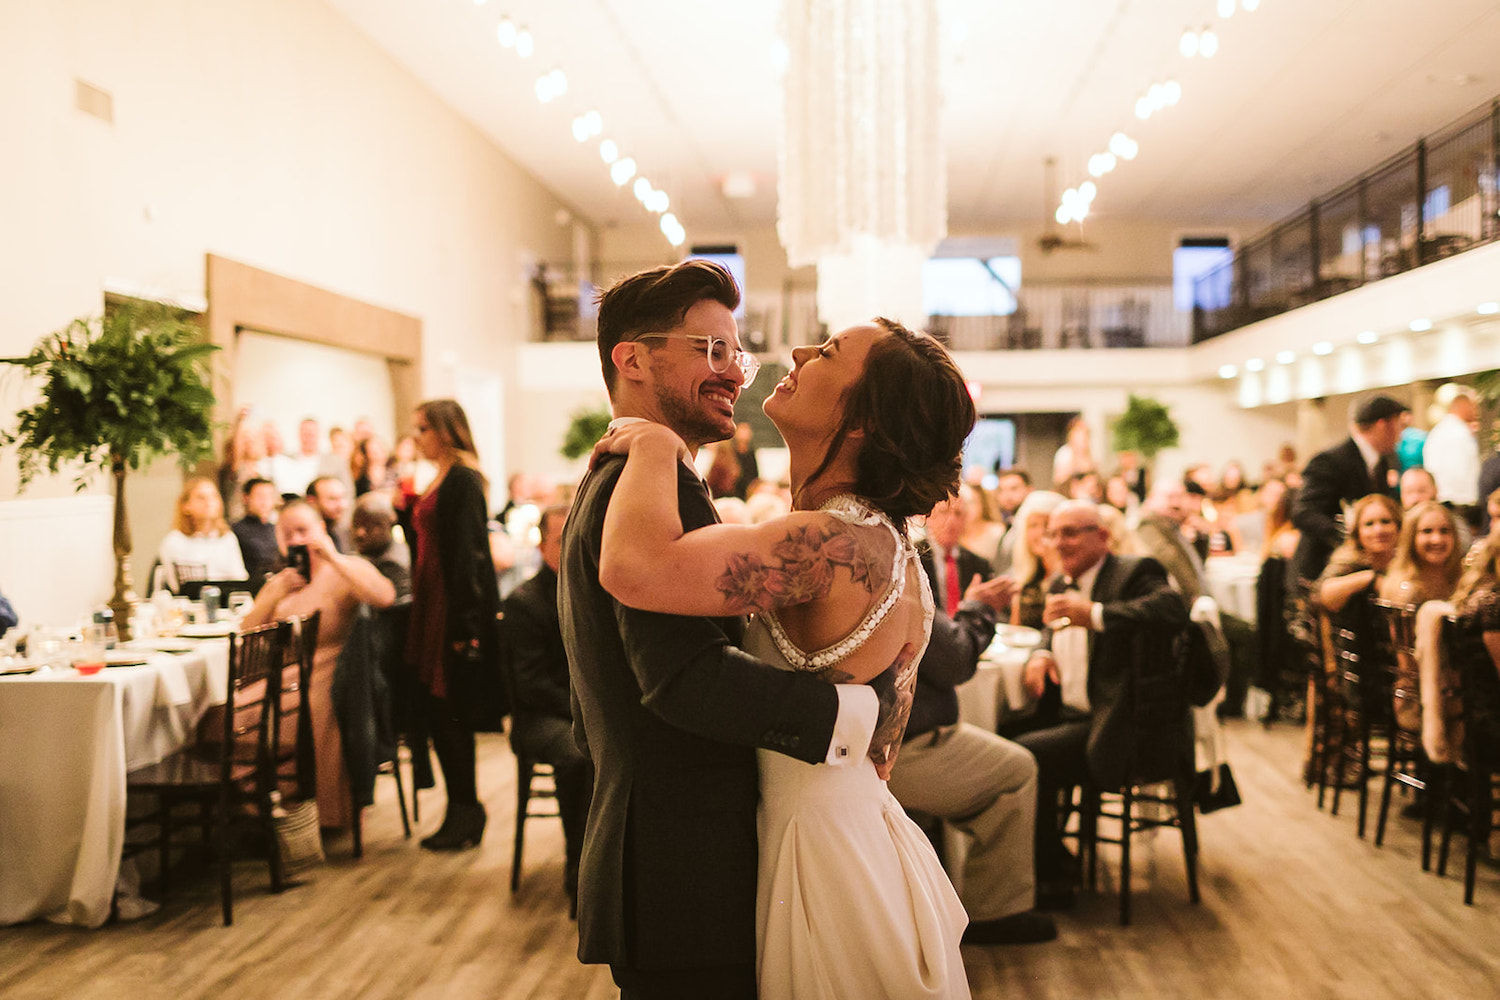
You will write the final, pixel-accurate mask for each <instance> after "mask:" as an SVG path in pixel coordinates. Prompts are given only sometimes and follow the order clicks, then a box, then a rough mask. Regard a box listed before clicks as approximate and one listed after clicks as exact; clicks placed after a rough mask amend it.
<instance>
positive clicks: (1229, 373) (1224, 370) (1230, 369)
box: [1219, 365, 1240, 378]
mask: <svg viewBox="0 0 1500 1000" xmlns="http://www.w3.org/2000/svg"><path fill="white" fill-rule="evenodd" d="M1239 373H1240V370H1239V369H1238V368H1236V367H1235V366H1234V365H1220V366H1219V378H1234V377H1235V376H1236V375H1238V374H1239Z"/></svg>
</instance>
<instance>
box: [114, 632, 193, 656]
mask: <svg viewBox="0 0 1500 1000" xmlns="http://www.w3.org/2000/svg"><path fill="white" fill-rule="evenodd" d="M198 643H199V640H197V639H176V638H173V637H171V636H166V635H164V636H160V637H158V638H155V639H137V640H136V641H135V642H132V643H131V645H132V646H134V647H136V648H137V649H154V650H157V651H158V652H162V653H191V652H192V651H193V650H195V649H197V648H198Z"/></svg>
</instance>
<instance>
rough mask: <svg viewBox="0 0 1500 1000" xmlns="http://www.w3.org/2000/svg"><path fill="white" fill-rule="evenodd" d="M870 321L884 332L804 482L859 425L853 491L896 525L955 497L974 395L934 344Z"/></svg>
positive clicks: (811, 478)
mask: <svg viewBox="0 0 1500 1000" xmlns="http://www.w3.org/2000/svg"><path fill="white" fill-rule="evenodd" d="M875 325H876V326H878V327H880V328H881V329H882V330H884V331H885V335H884V336H881V337H877V338H876V339H875V341H874V343H872V344H871V345H870V351H869V354H868V355H866V357H865V371H864V375H863V376H862V377H861V378H860V380H859V382H858V383H856V384H855V385H854V386H853V387H852V388H851V389H850V390H849V392H848V394H847V395H846V396H845V397H844V416H843V418H842V419H841V420H840V421H839V425H838V427H837V428H835V429H834V432H833V434H832V436H831V437H830V438H829V444H828V450H827V451H826V452H825V453H824V455H823V461H822V463H821V464H820V465H819V466H818V469H817V470H816V471H815V472H814V473H813V474H812V475H811V476H809V477H808V479H807V481H808V482H813V481H815V480H816V479H817V478H818V476H820V475H822V474H823V472H824V471H825V470H826V469H827V467H828V466H829V465H830V464H831V463H832V462H833V457H834V456H836V455H837V454H838V453H839V449H840V448H841V447H843V444H844V441H845V440H846V439H847V438H848V436H849V434H850V433H852V432H853V431H855V430H862V431H863V432H864V441H863V443H862V445H861V447H860V449H859V458H858V460H857V462H856V464H855V479H854V492H855V493H856V494H858V495H859V496H861V497H863V498H864V499H865V500H868V501H869V502H870V503H871V504H873V505H874V506H875V507H878V508H879V509H880V510H881V511H882V512H883V513H884V514H885V515H886V516H887V517H889V518H890V519H891V522H892V523H894V524H895V525H896V526H897V527H898V528H900V529H902V530H903V531H904V530H905V526H906V519H907V518H908V517H913V516H915V515H918V514H927V513H928V512H930V511H931V510H932V508H933V507H934V506H936V505H937V504H938V503H940V502H942V501H943V500H946V499H947V498H949V497H951V496H956V495H957V493H958V485H959V473H960V471H961V470H962V464H963V455H962V453H963V446H964V439H965V438H966V437H968V436H969V431H970V430H971V429H973V427H974V400H973V398H971V397H970V395H969V387H968V385H967V384H966V383H965V382H964V377H963V374H962V373H961V372H960V371H959V370H958V366H957V365H955V364H954V363H953V358H951V357H950V356H949V355H948V352H947V351H946V350H945V349H944V348H943V345H942V344H940V343H938V342H937V341H936V340H934V339H933V338H932V337H930V336H928V335H927V334H925V333H914V332H913V331H911V330H908V329H907V328H906V327H904V326H902V325H901V324H900V323H897V322H894V321H893V320H888V319H885V318H879V319H876V320H875Z"/></svg>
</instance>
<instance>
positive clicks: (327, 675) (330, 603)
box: [240, 500, 396, 830]
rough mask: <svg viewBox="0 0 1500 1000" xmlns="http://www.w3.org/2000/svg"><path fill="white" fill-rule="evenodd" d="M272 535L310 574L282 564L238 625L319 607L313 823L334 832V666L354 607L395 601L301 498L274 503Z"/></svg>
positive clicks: (346, 803) (339, 744) (337, 812)
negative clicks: (301, 556) (339, 548)
mask: <svg viewBox="0 0 1500 1000" xmlns="http://www.w3.org/2000/svg"><path fill="white" fill-rule="evenodd" d="M276 539H277V542H278V543H279V544H280V546H281V552H282V555H285V554H286V553H287V550H288V549H289V548H290V547H291V546H293V545H304V546H306V547H307V552H308V558H309V567H310V570H311V574H312V575H311V576H310V577H306V578H304V577H303V576H302V574H301V573H300V572H299V571H298V570H296V569H295V568H293V567H290V566H288V567H287V568H286V569H283V570H282V571H281V572H279V573H277V574H276V575H275V576H273V577H271V579H269V580H267V581H266V585H265V586H264V587H262V588H261V589H260V593H259V594H257V595H256V598H255V603H254V604H253V605H251V607H250V610H249V612H248V613H247V614H246V615H245V618H244V621H242V622H241V623H240V627H241V628H245V629H251V628H256V627H258V626H260V625H264V624H266V623H267V622H272V621H278V620H280V619H284V618H290V617H292V616H293V615H296V616H299V617H304V618H305V617H307V616H308V615H311V614H312V613H313V612H319V613H320V614H319V619H318V645H317V647H316V648H315V649H314V650H313V665H312V675H311V676H310V677H309V678H308V688H307V709H308V716H309V718H310V720H311V722H312V739H313V754H314V756H315V758H316V775H317V780H316V782H315V784H316V786H317V796H318V823H319V824H320V825H321V826H322V827H323V828H324V829H328V830H341V829H344V828H345V827H347V826H348V825H349V820H350V797H349V770H348V766H347V765H346V764H345V762H344V743H343V738H342V737H341V736H340V734H339V726H338V719H337V718H336V717H335V715H334V710H333V675H334V668H335V667H336V666H337V664H338V660H339V652H340V651H341V650H342V649H343V648H344V640H345V639H346V638H347V637H348V635H349V627H350V625H351V624H352V623H353V621H354V615H355V611H356V610H357V609H358V607H359V605H360V604H361V603H364V604H368V605H370V606H372V607H376V608H384V607H389V606H390V605H391V603H392V602H394V601H395V599H396V591H395V588H394V587H392V586H391V583H390V581H389V580H387V579H386V578H385V577H383V576H381V575H380V573H379V572H378V571H376V569H375V567H374V566H371V565H370V564H369V563H368V562H366V561H365V560H363V559H360V558H359V557H357V556H345V555H340V554H339V553H338V552H336V551H334V548H333V544H332V543H331V542H330V541H329V538H328V533H327V531H325V530H324V528H323V519H322V517H321V516H320V515H319V514H318V512H317V511H316V510H314V509H313V508H312V506H311V505H310V504H308V503H307V502H306V501H302V500H293V501H292V502H291V503H288V504H287V505H286V506H285V507H283V508H282V510H281V517H280V518H278V519H277V521H276Z"/></svg>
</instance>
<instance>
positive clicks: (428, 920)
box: [0, 724, 1500, 1000]
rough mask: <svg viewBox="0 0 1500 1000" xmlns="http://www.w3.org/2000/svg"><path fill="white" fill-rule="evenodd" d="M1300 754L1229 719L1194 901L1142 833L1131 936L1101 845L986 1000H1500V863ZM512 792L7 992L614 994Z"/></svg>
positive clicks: (506, 786)
mask: <svg viewBox="0 0 1500 1000" xmlns="http://www.w3.org/2000/svg"><path fill="white" fill-rule="evenodd" d="M1300 740H1301V733H1300V731H1299V730H1294V729H1292V728H1289V727H1283V728H1277V729H1274V730H1271V731H1266V730H1263V729H1261V728H1260V727H1258V726H1251V725H1243V724H1241V725H1236V726H1234V727H1232V728H1231V731H1230V746H1231V754H1232V758H1231V759H1232V761H1233V766H1234V770H1235V775H1236V778H1237V779H1238V783H1239V786H1240V790H1241V793H1242V795H1243V796H1244V800H1245V802H1244V805H1241V806H1239V807H1236V808H1233V809H1227V810H1224V811H1222V812H1219V813H1214V814H1212V815H1210V816H1205V817H1202V818H1201V819H1200V831H1201V838H1202V842H1203V843H1202V855H1201V867H1200V883H1201V889H1202V895H1203V902H1202V904H1201V905H1200V906H1196V907H1194V906H1191V905H1189V904H1188V902H1187V886H1186V881H1185V878H1184V875H1183V869H1182V852H1181V847H1180V843H1179V841H1178V838H1177V835H1176V833H1175V832H1172V831H1161V832H1159V833H1157V834H1156V835H1155V836H1154V837H1152V838H1150V839H1149V840H1138V841H1137V846H1136V872H1135V878H1134V879H1133V883H1134V890H1135V891H1134V893H1133V895H1134V903H1135V907H1134V909H1135V914H1134V915H1135V923H1134V925H1133V926H1131V927H1129V928H1121V927H1119V926H1118V923H1117V916H1118V897H1117V896H1116V894H1115V889H1114V886H1115V884H1116V881H1117V870H1116V867H1115V866H1116V861H1117V855H1116V852H1115V850H1114V849H1112V848H1109V847H1105V848H1103V849H1102V850H1101V862H1102V868H1101V872H1100V876H1101V877H1100V882H1101V886H1100V891H1099V892H1098V893H1097V894H1084V895H1083V896H1082V897H1081V899H1080V903H1079V906H1078V908H1077V909H1076V910H1074V911H1072V912H1069V913H1065V914H1062V915H1061V916H1060V918H1059V928H1060V930H1061V936H1060V938H1059V940H1058V941H1056V942H1054V943H1051V944H1045V945H1034V946H1027V947H1009V948H1001V947H996V948H966V949H965V950H964V960H965V964H966V965H967V967H968V970H969V978H970V984H971V987H972V989H973V992H974V996H975V997H976V998H995V1000H1000V998H1004V1000H1031V998H1035V1000H1054V998H1064V997H1067V998H1072V997H1100V998H1146V997H1151V998H1158V997H1160V998H1176V997H1182V998H1192V1000H1204V998H1213V1000H1218V998H1225V1000H1232V998H1240V997H1244V998H1252V997H1254V998H1261V997H1297V998H1310V1000H1323V998H1329V1000H1342V998H1350V1000H1354V998H1358V1000H1381V998H1386V997H1389V998H1393V1000H1395V998H1399V1000H1414V998H1425V997H1434V998H1436V997H1443V998H1450V997H1460V998H1468V997H1476V998H1477V997H1494V996H1497V995H1500V871H1497V869H1496V868H1495V867H1492V866H1490V865H1489V864H1484V865H1481V867H1480V879H1479V881H1480V885H1479V890H1478V897H1477V901H1476V902H1477V905H1475V906H1473V907H1465V906H1464V905H1463V902H1462V886H1461V882H1460V878H1459V874H1460V873H1461V871H1462V849H1463V845H1462V841H1461V840H1459V839H1457V838H1455V857H1454V858H1453V859H1452V860H1450V863H1449V875H1448V877H1447V878H1443V879H1440V878H1438V877H1436V876H1435V875H1431V874H1427V873H1424V872H1422V871H1421V869H1420V865H1419V863H1418V860H1417V858H1418V853H1419V847H1420V844H1419V838H1420V827H1419V825H1418V824H1417V823H1415V822H1413V821H1411V820H1406V819H1401V818H1399V817H1396V816H1393V817H1392V819H1391V828H1390V831H1389V833H1388V835H1387V842H1386V846H1385V847H1384V848H1376V847H1374V846H1373V844H1372V843H1370V842H1369V838H1367V839H1366V840H1363V841H1361V840H1359V839H1358V838H1356V837H1355V835H1354V826H1355V806H1354V804H1353V802H1352V801H1351V799H1350V798H1349V797H1348V796H1346V797H1345V800H1344V808H1343V810H1342V811H1343V815H1341V816H1339V817H1332V816H1329V815H1328V813H1327V812H1326V811H1323V812H1319V811H1318V810H1317V809H1316V808H1315V807H1314V804H1313V796H1312V795H1311V794H1310V793H1308V792H1307V791H1305V790H1304V789H1303V788H1302V785H1301V783H1300V781H1299V780H1298V778H1297V775H1298V774H1299V773H1300V769H1299V757H1300ZM514 781H515V764H514V760H513V758H512V757H511V756H510V753H509V751H508V750H507V749H506V746H505V741H504V739H503V738H499V737H488V738H486V737H482V738H481V754H480V785H481V789H482V790H483V792H484V797H485V802H486V805H487V806H488V808H489V812H490V820H491V826H490V829H489V830H488V831H487V832H486V835H485V840H484V845H483V847H482V848H481V849H480V850H478V851H470V852H465V853H461V854H454V855H433V854H429V853H427V852H424V851H421V850H419V849H418V848H417V846H416V843H415V840H412V841H406V840H404V839H402V837H401V830H400V820H399V818H398V816H397V813H396V808H395V800H394V785H393V784H392V783H391V782H390V781H389V779H382V781H381V783H380V788H379V793H378V794H379V802H378V803H377V806H376V808H375V809H374V810H372V811H371V812H370V813H369V814H368V816H369V818H368V820H367V824H366V837H365V845H366V851H365V858H364V859H363V860H362V861H354V860H353V859H352V858H350V857H349V852H348V845H347V843H344V844H335V845H333V847H332V848H331V860H330V863H329V864H328V865H327V866H325V867H323V868H321V869H319V870H318V871H317V873H316V874H315V875H314V876H313V878H312V880H310V881H309V882H307V884H305V885H302V886H299V887H296V888H293V889H290V890H288V891H287V892H286V893H284V894H282V895H280V896H273V895H271V894H270V893H269V892H268V891H267V890H268V880H267V877H266V872H265V866H264V864H263V863H258V864H256V863H249V862H246V863H243V864H241V865H240V866H239V867H238V869H237V871H236V888H237V896H236V901H235V926H234V927H232V928H230V929H228V930H225V929H224V928H222V927H220V926H219V915H218V906H217V896H216V891H215V889H214V887H213V885H212V884H210V881H208V880H201V881H198V882H196V883H194V884H192V885H186V886H184V887H183V891H182V893H181V895H179V896H178V897H176V898H174V900H173V901H172V902H171V903H170V904H169V905H168V906H167V907H166V908H165V909H163V910H162V911H161V912H160V913H158V914H156V915H154V916H151V917H148V918H146V919H144V920H139V921H135V922H132V923H122V924H117V925H114V926H111V927H107V928H104V929H102V930H99V931H82V930H75V929H71V928H65V927H54V926H51V925H47V924H31V925H27V926H24V927H18V928H9V929H6V930H4V931H0V997H5V998H6V1000H32V998H37V1000H41V998H46V1000H53V998H57V997H69V998H79V1000H95V998H97V1000H122V998H125V997H128V998H130V1000H138V998H155V997H163V998H173V1000H178V998H182V1000H196V998H204V1000H207V998H220V997H223V996H226V995H232V996H234V997H236V1000H260V998H265V1000H272V998H276V1000H280V998H285V997H299V998H304V997H305V998H313V1000H323V998H326V1000H343V998H351V997H359V998H368V1000H411V998H432V1000H464V998H469V997H473V998H506V1000H511V998H514V1000H551V998H569V1000H572V998H585V1000H609V998H613V997H615V996H617V995H618V994H617V992H616V990H615V989H614V987H613V985H612V983H611V981H610V977H609V972H608V970H607V969H604V968H601V967H595V966H582V965H580V964H579V963H578V961H577V958H576V950H577V946H578V937H577V931H576V928H575V926H574V924H573V923H572V922H571V921H569V920H568V918H567V909H566V901H565V899H564V896H563V893H562V834H561V830H560V828H559V826H558V823H557V821H556V820H555V819H543V820H534V821H532V822H531V823H529V824H528V826H527V836H526V859H525V862H524V865H523V873H522V880H521V888H520V892H519V893H518V894H517V895H516V896H515V897H512V896H511V895H510V892H509V887H508V884H507V880H508V876H509V870H510V848H511V843H510V832H511V828H512V812H511V810H512V809H513V803H514V801H515V797H514ZM441 801H442V796H441V793H440V792H438V793H433V792H427V793H424V797H423V804H424V805H425V806H426V807H427V808H426V809H425V811H424V817H425V818H424V824H423V825H424V827H425V831H422V832H430V831H431V829H432V828H433V827H434V826H435V825H436V824H437V822H438V820H439V819H440V818H441V811H442V810H441V806H440V803H441ZM1370 829H1371V831H1372V832H1371V834H1370V835H1369V836H1370V837H1373V820H1372V822H1371V824H1370ZM418 835H420V833H418Z"/></svg>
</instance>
